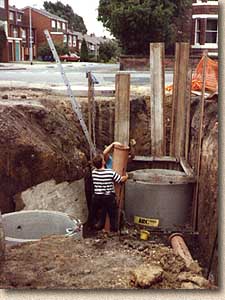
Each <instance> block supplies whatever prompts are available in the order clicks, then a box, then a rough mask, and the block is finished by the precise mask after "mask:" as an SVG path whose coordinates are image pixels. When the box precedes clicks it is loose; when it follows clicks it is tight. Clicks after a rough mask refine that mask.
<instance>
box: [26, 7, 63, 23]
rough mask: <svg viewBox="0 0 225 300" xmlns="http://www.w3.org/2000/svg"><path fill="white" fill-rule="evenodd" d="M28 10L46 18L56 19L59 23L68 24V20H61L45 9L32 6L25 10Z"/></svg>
mask: <svg viewBox="0 0 225 300" xmlns="http://www.w3.org/2000/svg"><path fill="white" fill-rule="evenodd" d="M26 8H31V9H32V10H33V11H35V12H37V13H39V14H41V15H43V16H45V17H48V18H49V19H54V20H57V21H61V22H64V23H68V21H67V20H65V19H63V18H60V17H59V16H56V15H54V14H51V13H49V12H48V11H46V10H44V9H37V8H34V7H31V6H26V7H24V9H26Z"/></svg>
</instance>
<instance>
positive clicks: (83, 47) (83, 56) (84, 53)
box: [80, 39, 89, 61]
mask: <svg viewBox="0 0 225 300" xmlns="http://www.w3.org/2000/svg"><path fill="white" fill-rule="evenodd" d="M88 59H89V53H88V47H87V43H86V41H85V39H83V40H82V44H81V48H80V61H88Z"/></svg>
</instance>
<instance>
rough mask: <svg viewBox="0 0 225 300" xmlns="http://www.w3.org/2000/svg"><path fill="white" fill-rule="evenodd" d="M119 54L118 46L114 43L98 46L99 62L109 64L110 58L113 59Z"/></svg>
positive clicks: (109, 42)
mask: <svg viewBox="0 0 225 300" xmlns="http://www.w3.org/2000/svg"><path fill="white" fill-rule="evenodd" d="M118 54H119V49H118V45H117V43H116V42H114V41H107V42H104V43H101V44H100V46H99V60H100V61H103V62H105V63H106V62H109V61H110V60H111V59H112V58H115V57H116V56H118Z"/></svg>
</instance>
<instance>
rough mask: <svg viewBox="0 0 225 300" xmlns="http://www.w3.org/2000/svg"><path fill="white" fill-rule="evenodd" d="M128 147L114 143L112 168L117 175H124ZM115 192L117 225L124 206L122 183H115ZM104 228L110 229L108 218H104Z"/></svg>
mask: <svg viewBox="0 0 225 300" xmlns="http://www.w3.org/2000/svg"><path fill="white" fill-rule="evenodd" d="M129 149H130V148H129V147H128V146H126V145H122V144H121V145H114V149H113V166H112V168H113V170H114V171H116V172H117V173H118V174H119V175H121V176H124V175H126V169H127V162H128V156H129ZM115 193H116V199H117V207H118V216H117V217H118V227H119V225H120V217H121V213H122V210H123V206H124V184H121V183H115ZM105 230H106V231H108V232H109V231H110V223H109V218H108V217H107V218H106V223H105Z"/></svg>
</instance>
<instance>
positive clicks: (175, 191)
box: [125, 168, 195, 230]
mask: <svg viewBox="0 0 225 300" xmlns="http://www.w3.org/2000/svg"><path fill="white" fill-rule="evenodd" d="M177 169H178V170H173V169H172V168H171V169H159V168H156V169H155V168H150V169H147V168H146V169H139V170H134V171H132V172H129V179H128V180H127V182H126V185H125V216H126V220H127V221H128V222H129V223H131V224H134V223H137V224H140V225H144V226H154V227H158V228H159V229H160V228H162V229H166V230H179V229H180V230H182V229H183V230H184V229H187V230H190V227H191V222H192V221H191V210H192V199H193V188H194V183H195V178H194V176H190V175H187V174H186V173H185V171H184V170H182V168H177Z"/></svg>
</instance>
